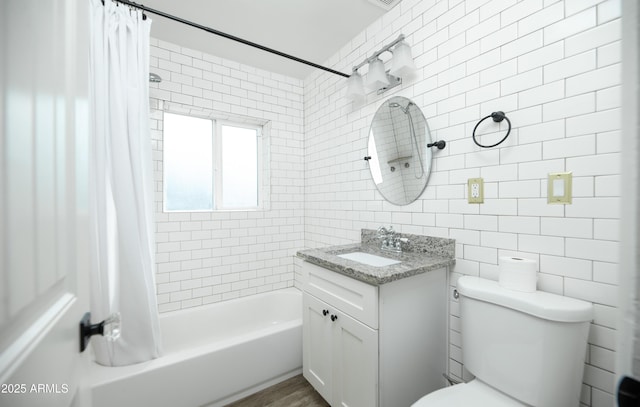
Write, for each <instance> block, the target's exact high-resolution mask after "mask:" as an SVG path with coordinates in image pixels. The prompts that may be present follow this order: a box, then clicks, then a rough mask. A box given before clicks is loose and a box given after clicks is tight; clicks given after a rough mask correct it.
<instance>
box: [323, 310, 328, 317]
mask: <svg viewBox="0 0 640 407" xmlns="http://www.w3.org/2000/svg"><path fill="white" fill-rule="evenodd" d="M328 313H329V310H328V309H323V310H322V315H324V316H325V317H326V316H327V314H328Z"/></svg>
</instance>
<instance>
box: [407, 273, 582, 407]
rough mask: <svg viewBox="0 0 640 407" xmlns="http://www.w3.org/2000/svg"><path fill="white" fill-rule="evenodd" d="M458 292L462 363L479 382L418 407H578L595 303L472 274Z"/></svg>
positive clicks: (448, 390) (431, 398)
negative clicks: (503, 284)
mask: <svg viewBox="0 0 640 407" xmlns="http://www.w3.org/2000/svg"><path fill="white" fill-rule="evenodd" d="M458 292H459V293H460V316H461V329H462V351H463V355H462V361H463V363H464V366H465V367H466V368H467V370H469V372H471V373H473V374H474V375H475V376H476V378H475V379H473V380H471V381H470V382H469V383H466V384H459V385H455V386H451V387H446V388H444V389H441V390H438V391H435V392H433V393H430V394H428V395H426V396H424V397H422V398H421V399H420V400H418V401H417V402H415V403H414V404H413V407H433V406H487V407H502V406H504V407H507V406H526V405H528V406H541V407H573V406H576V407H577V406H579V405H580V389H581V385H582V374H583V369H584V359H585V352H586V347H587V336H588V333H589V322H590V321H591V319H592V318H593V307H592V305H591V303H588V302H585V301H580V300H576V299H573V298H567V297H563V296H560V295H554V294H550V293H545V292H541V291H536V292H533V293H523V292H518V291H512V290H508V289H505V288H503V287H501V286H500V285H499V284H498V282H497V281H491V280H486V279H482V278H478V277H469V276H464V277H461V278H460V279H459V280H458Z"/></svg>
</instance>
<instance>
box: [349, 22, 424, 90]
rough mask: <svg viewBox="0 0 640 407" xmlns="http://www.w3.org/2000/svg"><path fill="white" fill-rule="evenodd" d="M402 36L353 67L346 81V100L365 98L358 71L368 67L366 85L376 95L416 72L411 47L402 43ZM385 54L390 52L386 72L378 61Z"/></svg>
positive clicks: (382, 63)
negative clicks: (389, 64)
mask: <svg viewBox="0 0 640 407" xmlns="http://www.w3.org/2000/svg"><path fill="white" fill-rule="evenodd" d="M404 39H405V37H404V35H403V34H400V36H399V37H398V38H397V39H396V40H394V41H393V42H391V43H390V44H387V45H385V46H384V47H382V48H381V49H380V50H379V51H377V52H375V53H374V54H373V55H371V56H370V57H369V58H366V59H365V60H364V61H362V62H361V63H359V64H358V65H356V66H354V67H353V72H352V74H351V76H349V79H348V80H347V98H349V99H351V100H356V99H359V98H363V97H364V96H365V94H366V93H365V90H364V86H363V85H362V76H361V75H360V73H359V72H358V69H360V68H362V67H363V66H365V65H368V66H369V68H368V72H367V76H366V81H365V82H366V85H367V87H368V88H369V89H371V90H372V91H373V90H375V91H376V92H377V94H378V95H380V94H382V93H384V92H386V91H388V90H389V89H392V88H394V87H396V86H398V85H400V84H401V83H402V78H405V77H407V76H408V75H410V74H411V73H413V71H415V70H416V65H415V63H414V62H413V57H412V56H411V47H410V46H409V44H407V43H406V42H405V41H404ZM385 52H391V53H392V54H393V57H392V58H391V69H390V70H387V69H386V68H385V66H384V62H383V61H382V60H381V59H380V55H381V54H383V53H385Z"/></svg>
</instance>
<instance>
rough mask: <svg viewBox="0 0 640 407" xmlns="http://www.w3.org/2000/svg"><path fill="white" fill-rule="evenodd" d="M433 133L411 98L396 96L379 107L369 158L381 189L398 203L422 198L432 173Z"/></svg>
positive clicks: (370, 130)
mask: <svg viewBox="0 0 640 407" xmlns="http://www.w3.org/2000/svg"><path fill="white" fill-rule="evenodd" d="M429 143H431V133H430V132H429V126H428V125H427V120H426V119H425V118H424V115H423V114H422V111H421V110H420V108H419V107H418V106H416V105H415V103H413V102H412V101H411V100H409V99H407V98H405V97H401V96H394V97H392V98H391V99H389V100H386V101H385V102H384V103H383V104H382V106H380V107H379V108H378V111H377V112H376V114H375V116H374V117H373V120H372V121H371V128H370V129H369V148H368V154H367V155H368V156H369V157H370V158H369V159H368V161H369V170H370V171H371V178H372V179H373V182H374V183H375V184H376V187H377V188H378V191H380V193H381V194H382V196H383V197H384V198H385V199H386V200H387V201H389V202H391V203H392V204H395V205H407V204H410V203H411V202H413V201H415V200H416V199H418V197H419V196H420V195H421V194H422V192H423V191H424V189H425V188H426V187H427V180H428V179H429V173H430V172H431V148H429V147H427V144H429Z"/></svg>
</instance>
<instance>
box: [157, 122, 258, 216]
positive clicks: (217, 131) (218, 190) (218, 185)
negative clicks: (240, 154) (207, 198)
mask: <svg viewBox="0 0 640 407" xmlns="http://www.w3.org/2000/svg"><path fill="white" fill-rule="evenodd" d="M166 114H172V115H181V116H187V117H192V118H196V119H201V120H209V121H211V122H212V126H211V131H212V134H211V146H212V149H213V151H212V160H213V162H212V163H211V164H212V172H213V176H212V186H211V188H212V195H213V202H212V209H167V188H166V171H167V167H166V165H165V145H166V144H165V143H164V141H165V136H166V135H165V126H164V122H165V115H166ZM161 120H162V122H163V126H162V141H163V143H162V161H161V163H162V178H161V179H160V182H161V186H162V212H163V213H167V214H168V213H190V212H193V213H211V212H243V211H244V212H252V211H259V210H265V209H268V208H267V207H268V202H266V201H265V199H266V197H267V196H268V195H269V194H268V193H266V191H265V190H264V189H265V186H264V184H263V183H264V181H265V179H269V176H268V174H265V171H267V168H266V167H265V162H266V161H265V157H264V153H265V150H266V151H268V146H265V145H264V144H265V143H266V141H267V137H266V135H265V134H266V133H268V123H266V124H258V123H255V120H251V121H250V120H233V119H218V118H216V117H211V116H207V115H206V114H202V115H198V114H194V113H193V112H189V113H186V112H181V111H172V110H166V109H164V110H162V119H161ZM222 126H230V127H237V128H244V129H250V130H255V131H256V166H257V171H256V172H257V173H256V183H257V185H256V187H257V190H256V201H257V202H256V206H250V207H223V206H222V202H223V200H222V197H223V193H224V192H223V190H222V168H221V167H222V155H223V152H222Z"/></svg>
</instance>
